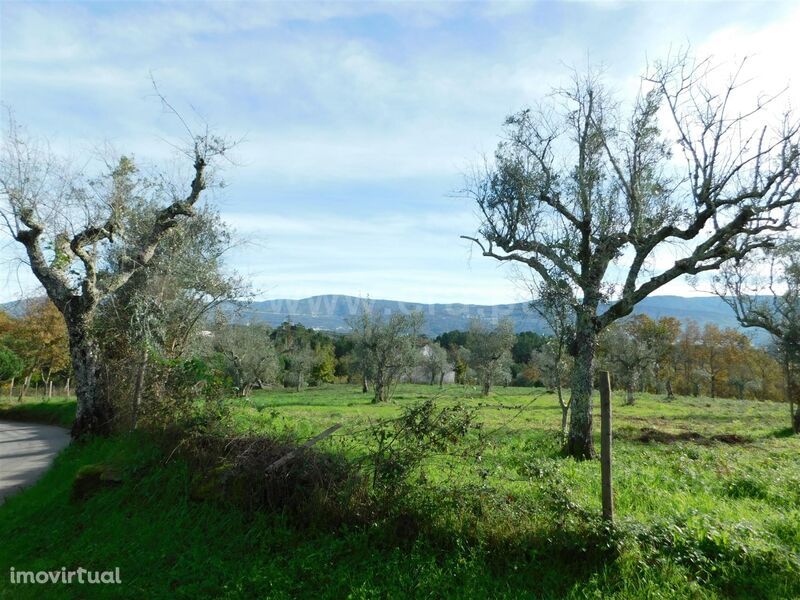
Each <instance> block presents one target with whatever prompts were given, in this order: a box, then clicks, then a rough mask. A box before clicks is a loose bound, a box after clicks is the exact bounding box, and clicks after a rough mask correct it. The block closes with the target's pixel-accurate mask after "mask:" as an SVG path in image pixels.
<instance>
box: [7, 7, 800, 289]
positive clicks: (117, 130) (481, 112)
mask: <svg viewBox="0 0 800 600" xmlns="http://www.w3.org/2000/svg"><path fill="white" fill-rule="evenodd" d="M0 28H1V29H0V33H1V34H2V41H0V99H1V100H2V102H3V104H4V105H5V106H7V107H10V108H11V109H12V110H13V112H14V114H15V118H16V119H17V121H19V122H20V123H21V124H23V125H24V126H25V127H26V128H27V130H28V131H29V132H30V133H31V134H32V135H34V136H37V137H40V138H46V139H47V140H48V141H49V143H50V144H51V147H52V148H54V149H55V150H57V151H58V152H61V153H64V154H67V155H70V156H72V157H81V156H83V155H86V154H87V153H91V152H93V151H94V150H95V149H96V148H97V147H98V145H100V144H109V145H111V146H113V147H114V148H115V149H118V150H119V151H121V152H124V153H127V154H130V153H132V154H133V155H134V156H135V157H136V158H137V160H144V161H149V162H151V163H158V162H159V161H165V162H168V161H171V160H173V158H174V157H173V156H172V155H173V150H172V147H171V145H170V143H171V140H174V139H176V138H177V136H179V135H180V125H179V123H177V122H176V119H175V118H174V116H172V115H170V114H168V113H167V112H165V111H164V110H163V109H162V106H161V104H160V102H159V99H158V98H157V97H156V96H155V95H154V93H153V88H152V82H151V77H152V78H154V79H155V80H156V81H157V83H158V86H159V89H160V91H161V92H162V93H163V94H164V95H165V96H166V97H168V98H169V100H170V102H171V103H172V104H173V105H174V106H175V107H176V108H178V109H179V110H180V111H181V112H182V113H183V114H188V115H190V116H191V117H194V116H197V118H198V120H199V119H202V120H203V121H205V122H207V123H209V124H210V125H211V126H212V127H213V128H214V129H215V130H217V131H220V132H223V133H225V134H227V135H230V136H232V137H234V138H237V139H238V138H242V140H243V141H242V143H240V144H239V145H238V146H237V148H236V149H235V153H234V158H235V161H234V164H232V165H229V166H227V167H226V168H225V170H224V173H223V174H222V176H223V177H224V179H225V181H226V184H227V185H226V187H225V188H224V189H222V190H215V191H214V193H213V194H212V195H211V197H210V201H211V202H213V203H214V204H216V206H218V207H219V209H220V211H221V212H222V215H223V217H224V218H225V220H226V221H227V222H228V223H230V224H231V225H232V226H233V227H234V228H235V230H236V232H237V237H238V239H240V240H241V243H240V244H239V245H237V247H236V248H235V249H234V250H232V252H231V254H230V255H229V258H228V264H229V266H230V267H231V268H233V269H236V270H237V271H239V272H240V273H242V274H243V275H245V276H246V277H247V278H249V279H250V280H251V281H252V283H253V286H254V289H255V291H256V292H257V295H258V297H260V298H265V299H266V298H303V297H307V296H311V295H317V294H350V295H361V296H367V295H368V296H370V297H372V298H387V299H396V300H404V301H419V302H443V303H449V302H465V303H479V304H493V303H501V302H516V301H522V300H525V299H527V295H526V291H525V289H524V288H523V287H522V286H520V285H519V284H518V283H516V282H515V278H514V277H513V276H512V273H511V271H510V270H509V269H508V268H507V267H505V266H503V265H500V264H498V263H496V262H495V261H493V260H491V259H488V258H483V257H481V256H479V255H478V254H476V253H473V252H472V250H471V247H470V244H469V243H468V242H466V241H465V240H462V239H460V237H459V236H461V235H470V234H473V233H474V232H475V230H476V228H477V226H478V218H477V216H476V214H475V208H474V206H473V204H472V203H471V201H470V200H469V199H468V198H466V197H464V195H463V194H460V193H459V190H460V189H462V188H463V187H464V174H465V173H467V172H469V170H470V168H471V167H472V166H473V165H475V164H476V163H477V162H478V161H479V160H480V159H481V157H482V156H483V155H484V154H491V152H492V151H493V149H494V147H495V145H496V144H497V142H498V141H499V139H500V135H501V133H502V129H501V125H502V122H503V119H504V118H505V117H506V116H507V115H508V114H510V113H512V112H514V111H517V110H519V109H521V108H523V107H525V106H528V105H530V104H532V103H535V102H537V101H539V100H541V99H543V98H544V97H545V96H546V95H547V94H548V93H549V91H550V90H551V89H552V88H553V87H557V86H558V85H560V84H562V83H563V82H564V81H565V78H566V77H567V76H568V74H569V71H570V69H572V68H578V69H580V68H585V67H586V65H587V64H592V65H598V64H602V65H603V68H604V71H605V74H606V78H607V81H608V82H609V83H610V85H611V87H612V89H614V90H616V91H618V92H620V93H625V92H626V91H631V90H635V89H636V88H637V87H638V77H639V75H640V74H641V72H642V71H643V69H644V68H645V67H646V65H647V63H648V61H651V62H652V61H653V60H654V59H657V58H659V57H663V56H665V55H666V53H667V52H669V51H670V50H675V49H676V48H680V47H685V46H687V45H691V48H692V49H693V51H694V52H695V53H696V54H698V55H700V56H705V55H713V56H714V57H715V59H718V60H721V61H736V60H740V59H742V58H744V57H745V56H751V57H752V59H751V63H752V65H753V67H754V71H755V72H756V73H757V74H758V76H759V82H763V87H764V89H766V90H775V89H779V88H783V87H786V86H787V85H788V86H789V88H790V95H791V97H793V98H795V99H797V98H798V95H797V93H796V92H797V91H798V87H797V84H798V83H800V63H799V62H798V61H797V60H796V57H797V56H800V36H798V35H797V32H798V31H800V3H798V2H788V3H780V2H749V3H737V2H727V1H726V2H710V1H709V2H644V1H642V2H618V1H614V0H605V1H601V2H550V1H540V2H440V3H425V2H412V1H406V2H399V3H384V2H369V3H362V2H343V3H336V2H325V3H304V2H291V3H278V2H244V3H241V2H232V1H222V0H220V1H216V2H207V3H205V2H199V1H195V2H183V3H182V2H164V3H159V2H155V3H154V2H139V1H133V2H124V1H115V2H108V3H105V2H79V3H70V2H55V3H44V2H15V1H4V2H2V3H0ZM796 103H797V101H796V100H795V104H796ZM19 256H20V254H19V251H18V248H17V247H16V246H15V244H14V243H12V242H10V241H9V240H8V238H4V239H0V302H3V301H8V300H13V299H16V298H19V297H20V295H24V294H29V293H32V292H33V291H34V288H35V282H34V281H33V279H32V276H31V275H30V274H29V272H28V270H27V267H25V266H24V265H20V263H19V261H18V258H19ZM659 293H662V294H663V293H671V294H682V295H689V294H696V293H698V292H697V291H696V290H695V289H694V288H693V287H692V286H691V285H689V284H688V283H687V282H684V281H676V282H673V283H672V284H670V285H668V286H666V287H665V288H662V290H661V291H660V292H659Z"/></svg>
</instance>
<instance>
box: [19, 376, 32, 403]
mask: <svg viewBox="0 0 800 600" xmlns="http://www.w3.org/2000/svg"><path fill="white" fill-rule="evenodd" d="M30 384H31V376H30V374H28V375H26V376H25V380H24V381H23V383H22V389H21V390H20V391H19V397H18V398H17V402H22V399H23V398H24V397H25V394H27V393H28V386H30Z"/></svg>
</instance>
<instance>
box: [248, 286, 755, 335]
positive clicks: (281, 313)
mask: <svg viewBox="0 0 800 600" xmlns="http://www.w3.org/2000/svg"><path fill="white" fill-rule="evenodd" d="M362 302H364V299H362V298H356V297H354V296H341V295H325V296H312V297H310V298H303V299H302V300H264V301H260V302H253V303H252V304H250V305H249V306H248V307H247V308H245V309H244V310H243V311H242V313H241V319H243V320H244V321H247V322H265V323H269V324H270V325H280V324H281V323H283V322H284V321H287V320H289V321H292V322H295V323H301V324H302V325H305V326H306V327H313V328H317V329H325V330H329V331H347V330H348V329H349V327H348V325H347V319H348V318H349V317H350V316H352V315H355V314H356V313H357V312H358V310H359V307H360V305H361V303H362ZM369 303H370V305H371V306H372V309H373V311H375V312H378V313H380V314H384V315H390V314H393V313H397V312H410V311H420V312H422V313H423V314H424V315H425V332H426V333H427V334H429V335H438V334H440V333H442V332H445V331H450V330H453V329H461V330H464V329H467V328H468V327H469V322H470V320H471V319H473V318H480V319H482V320H486V321H489V322H496V321H498V320H499V319H502V318H505V317H508V318H511V319H512V320H513V321H514V326H515V328H516V329H517V331H536V332H539V333H545V332H546V331H547V326H546V324H545V323H544V322H543V320H542V319H541V317H540V316H539V315H538V314H536V312H535V311H533V310H531V309H530V308H529V307H528V303H526V302H520V303H516V304H495V305H480V304H424V303H421V302H401V301H397V300H373V299H369ZM602 310H604V308H601V311H602ZM634 314H646V315H648V316H649V317H651V318H654V319H658V318H660V317H677V318H678V319H680V320H682V321H685V320H688V319H692V320H694V321H697V322H698V323H699V324H700V326H703V325H705V324H706V323H714V324H716V325H719V326H720V327H734V328H738V327H739V324H738V323H737V321H736V318H735V316H734V314H733V311H732V310H731V309H730V307H729V306H728V305H727V304H726V303H725V302H724V301H723V300H721V299H720V298H717V297H716V296H705V297H697V296H696V297H681V296H651V297H650V298H646V299H645V300H643V301H642V302H640V303H639V304H638V305H637V307H636V309H635V310H634Z"/></svg>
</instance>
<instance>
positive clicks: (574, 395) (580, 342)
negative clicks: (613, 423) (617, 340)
mask: <svg viewBox="0 0 800 600" xmlns="http://www.w3.org/2000/svg"><path fill="white" fill-rule="evenodd" d="M593 317H594V314H593V311H588V310H586V309H584V310H582V311H580V312H579V314H578V318H577V319H576V327H575V340H574V344H573V347H572V354H573V356H574V357H575V366H574V368H573V369H572V378H571V394H570V397H571V400H570V409H571V410H570V421H569V437H568V438H567V453H568V454H569V455H570V456H573V457H575V458H577V459H590V458H594V439H593V437H592V384H593V382H594V357H595V352H596V351H597V332H596V331H595V327H594V323H593Z"/></svg>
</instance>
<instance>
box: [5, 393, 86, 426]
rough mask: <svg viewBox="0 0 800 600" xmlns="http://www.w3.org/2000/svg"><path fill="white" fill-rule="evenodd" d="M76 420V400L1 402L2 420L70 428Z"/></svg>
mask: <svg viewBox="0 0 800 600" xmlns="http://www.w3.org/2000/svg"><path fill="white" fill-rule="evenodd" d="M74 418H75V400H74V399H67V398H50V399H49V400H38V399H33V400H32V399H24V400H23V401H22V402H17V401H16V400H0V419H2V420H5V421H23V422H26V421H27V422H30V423H44V424H45V425H60V426H61V427H69V426H71V425H72V421H73V419H74Z"/></svg>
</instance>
